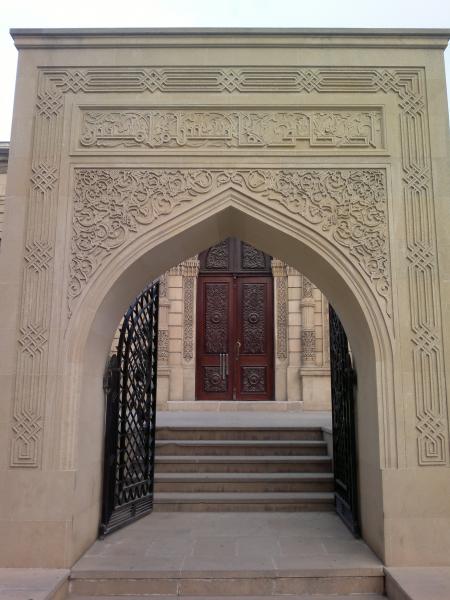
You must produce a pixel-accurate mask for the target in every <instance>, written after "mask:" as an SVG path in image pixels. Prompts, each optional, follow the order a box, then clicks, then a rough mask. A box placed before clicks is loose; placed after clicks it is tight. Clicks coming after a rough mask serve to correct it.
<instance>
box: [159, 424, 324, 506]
mask: <svg viewBox="0 0 450 600" xmlns="http://www.w3.org/2000/svg"><path fill="white" fill-rule="evenodd" d="M155 456H156V458H155V462H156V464H155V496H154V510H155V511H219V512H223V511H239V512H240V511H277V512H279V511H331V510H333V509H334V496H333V473H332V464H331V457H330V456H329V455H328V450H327V444H326V442H325V441H324V439H323V433H322V430H321V428H319V427H303V428H292V427H277V428H261V427H254V428H248V427H233V428H231V427H199V428H191V427H162V428H158V429H157V434H156V454H155Z"/></svg>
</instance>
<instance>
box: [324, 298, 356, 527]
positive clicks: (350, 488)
mask: <svg viewBox="0 0 450 600" xmlns="http://www.w3.org/2000/svg"><path fill="white" fill-rule="evenodd" d="M329 317H330V362H331V390H332V391H331V397H332V412H333V459H334V485H335V499H336V512H337V513H338V515H339V516H340V517H341V518H342V520H343V521H344V523H345V524H346V525H347V526H348V527H349V529H350V530H351V531H352V532H353V533H354V534H355V535H359V523H358V490H357V463H356V431H355V403H354V395H353V389H354V387H355V385H356V375H355V371H354V369H353V364H352V357H351V354H350V351H349V346H348V341H347V336H346V334H345V331H344V328H343V326H342V323H341V321H340V320H339V317H338V316H337V314H336V312H335V311H334V309H333V307H332V306H331V305H330V309H329Z"/></svg>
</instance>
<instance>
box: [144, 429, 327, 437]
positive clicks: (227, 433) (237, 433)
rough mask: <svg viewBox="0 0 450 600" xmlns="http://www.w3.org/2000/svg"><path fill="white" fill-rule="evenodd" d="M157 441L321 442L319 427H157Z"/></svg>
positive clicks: (321, 435) (321, 434)
mask: <svg viewBox="0 0 450 600" xmlns="http://www.w3.org/2000/svg"><path fill="white" fill-rule="evenodd" d="M156 439H157V440H322V439H323V433H322V429H321V428H320V427H301V428H299V427H276V428H275V427H220V426H219V427H198V428H193V427H157V428H156Z"/></svg>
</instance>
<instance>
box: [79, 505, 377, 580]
mask: <svg viewBox="0 0 450 600" xmlns="http://www.w3.org/2000/svg"><path fill="white" fill-rule="evenodd" d="M336 568H338V569H340V570H341V573H342V574H344V573H345V574H346V575H351V574H353V573H356V572H357V573H358V574H366V573H367V574H372V573H374V572H375V573H379V572H382V569H383V567H382V564H381V562H380V561H379V560H378V558H377V557H376V556H375V555H374V554H373V553H372V551H371V550H370V549H369V548H368V546H367V545H366V544H365V543H364V542H363V541H361V540H358V539H355V538H353V536H352V534H351V533H350V532H349V531H348V530H347V529H346V527H345V526H344V525H343V524H342V522H341V521H340V519H339V518H338V517H337V516H336V515H335V514H333V513H262V512H261V513H154V514H152V515H149V516H148V517H145V518H144V519H141V520H140V521H138V522H136V523H134V524H132V525H130V526H129V527H126V528H124V529H122V530H120V531H117V532H116V533H113V534H112V535H110V536H109V537H107V538H106V539H105V540H98V541H97V542H95V544H94V545H93V546H92V547H91V548H90V549H89V550H88V551H87V552H86V554H85V555H84V556H83V557H82V558H81V559H80V560H79V561H78V563H77V564H76V565H75V566H74V568H73V573H76V574H77V575H80V574H81V573H82V572H94V571H95V572H99V571H115V572H116V573H120V572H125V573H129V572H130V571H132V572H133V573H134V574H135V573H136V572H138V571H145V572H147V573H148V572H152V571H153V572H155V573H156V572H160V571H164V572H165V573H166V574H168V573H171V574H172V575H176V574H179V573H180V572H186V571H189V572H192V571H195V572H196V574H198V575H200V574H207V575H211V574H212V573H215V574H216V575H220V574H223V573H224V572H226V573H230V571H235V572H242V571H245V572H247V573H250V572H259V573H260V572H261V571H264V572H266V571H267V570H270V571H276V572H278V573H280V572H283V573H284V574H286V573H288V572H292V571H296V572H297V571H299V570H302V569H307V570H308V571H309V573H310V574H311V575H314V574H317V575H321V574H324V573H326V572H329V571H330V570H333V569H336Z"/></svg>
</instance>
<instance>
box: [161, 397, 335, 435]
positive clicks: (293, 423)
mask: <svg viewBox="0 0 450 600" xmlns="http://www.w3.org/2000/svg"><path fill="white" fill-rule="evenodd" d="M180 404H181V403H180ZM234 404H236V403H234ZM197 405H201V403H200V402H197ZM156 426H157V427H191V428H193V427H262V428H263V427H273V428H276V427H322V428H324V429H328V430H329V429H331V412H328V411H317V412H316V411H314V412H313V411H308V412H306V411H297V412H270V411H261V412H250V411H241V410H237V409H235V410H228V411H206V410H205V411H202V410H195V411H190V410H189V411H187V410H185V411H183V410H177V411H162V410H161V411H159V410H158V411H157V412H156Z"/></svg>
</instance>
